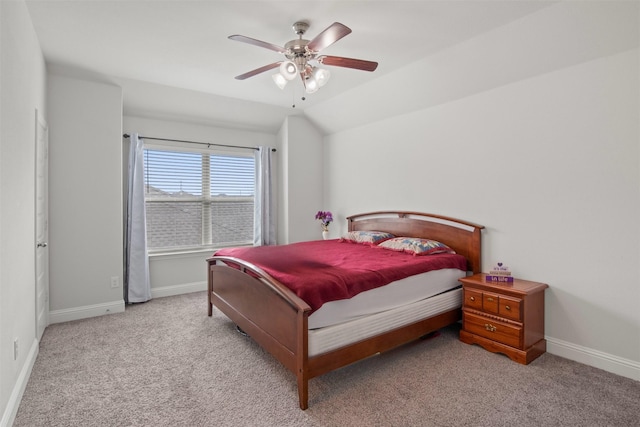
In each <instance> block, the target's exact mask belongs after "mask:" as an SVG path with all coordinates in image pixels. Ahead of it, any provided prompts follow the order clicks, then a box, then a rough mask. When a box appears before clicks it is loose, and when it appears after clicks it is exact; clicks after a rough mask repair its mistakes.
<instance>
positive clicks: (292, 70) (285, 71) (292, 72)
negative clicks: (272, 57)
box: [280, 61, 298, 80]
mask: <svg viewBox="0 0 640 427" xmlns="http://www.w3.org/2000/svg"><path fill="white" fill-rule="evenodd" d="M280 74H282V76H283V77H284V78H285V79H287V80H293V79H295V78H296V76H297V75H298V67H296V64H294V63H293V62H291V61H284V62H283V63H282V64H280Z"/></svg>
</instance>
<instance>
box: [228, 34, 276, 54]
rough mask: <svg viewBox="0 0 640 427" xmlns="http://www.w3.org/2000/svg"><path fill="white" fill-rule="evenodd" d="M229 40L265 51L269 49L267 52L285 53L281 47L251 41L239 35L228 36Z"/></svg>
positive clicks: (259, 41) (249, 38) (254, 40)
mask: <svg viewBox="0 0 640 427" xmlns="http://www.w3.org/2000/svg"><path fill="white" fill-rule="evenodd" d="M229 39H231V40H235V41H237V42H243V43H248V44H252V45H254V46H258V47H264V48H265V49H269V50H275V51H276V52H278V53H285V52H286V51H287V50H286V49H285V48H283V47H281V46H277V45H275V44H271V43H267V42H263V41H262V40H256V39H252V38H251V37H247V36H241V35H239V34H234V35H232V36H229Z"/></svg>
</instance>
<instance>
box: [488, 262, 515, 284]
mask: <svg viewBox="0 0 640 427" xmlns="http://www.w3.org/2000/svg"><path fill="white" fill-rule="evenodd" d="M485 280H487V281H489V282H503V283H512V282H513V276H512V275H511V270H509V267H507V266H505V265H503V264H502V263H501V262H499V263H497V264H496V265H495V266H494V267H493V268H492V269H491V270H490V271H489V273H488V274H487V275H486V276H485Z"/></svg>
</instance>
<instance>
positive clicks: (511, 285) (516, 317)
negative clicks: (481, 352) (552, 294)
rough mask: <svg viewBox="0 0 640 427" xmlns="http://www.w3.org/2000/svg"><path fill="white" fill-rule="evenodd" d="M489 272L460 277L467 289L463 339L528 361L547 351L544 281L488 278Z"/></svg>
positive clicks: (464, 303) (461, 332)
mask: <svg viewBox="0 0 640 427" xmlns="http://www.w3.org/2000/svg"><path fill="white" fill-rule="evenodd" d="M485 276H486V275H485V274H484V273H481V274H475V275H473V276H469V277H465V278H462V279H460V282H461V283H462V288H463V298H464V302H463V306H462V329H461V330H460V341H462V342H464V343H467V344H478V345H480V346H482V347H483V348H484V349H485V350H488V351H491V352H493V353H504V354H506V355H507V356H509V357H510V358H511V359H512V360H514V361H516V362H518V363H522V364H524V365H526V364H528V363H529V362H531V361H532V360H534V359H535V358H536V357H538V356H540V355H541V354H542V353H544V352H545V351H547V341H546V340H545V339H544V291H545V289H547V288H548V287H549V286H548V285H546V284H544V283H538V282H531V281H528V280H519V279H514V280H513V282H492V281H487V280H486V278H485Z"/></svg>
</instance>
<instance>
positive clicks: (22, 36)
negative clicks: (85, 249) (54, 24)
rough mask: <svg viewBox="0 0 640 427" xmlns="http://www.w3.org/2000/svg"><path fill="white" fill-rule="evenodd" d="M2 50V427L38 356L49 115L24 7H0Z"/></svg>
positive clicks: (19, 4)
mask: <svg viewBox="0 0 640 427" xmlns="http://www.w3.org/2000/svg"><path fill="white" fill-rule="evenodd" d="M0 46H1V47H0V94H1V95H0V103H1V104H0V417H1V421H0V425H1V426H6V425H10V424H11V423H12V422H13V418H14V417H15V413H16V411H17V410H18V405H19V403H20V398H21V397H22V393H23V391H24V387H26V385H27V381H28V379H29V374H30V372H31V367H32V366H33V363H34V361H35V358H36V355H37V354H38V342H37V339H36V327H35V273H34V271H35V227H34V223H35V217H34V212H35V202H34V200H35V179H34V177H35V169H34V165H35V117H36V116H35V112H36V109H37V110H38V111H39V112H40V113H41V114H42V116H43V117H45V118H46V117H47V109H46V94H45V78H46V70H45V64H44V59H43V57H42V52H41V50H40V46H39V43H38V40H37V39H36V36H35V32H34V30H33V26H32V24H31V19H30V17H29V13H28V11H27V8H26V6H25V4H24V3H23V2H4V1H2V2H0ZM14 339H17V340H18V357H17V359H16V360H14V357H13V341H14Z"/></svg>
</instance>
